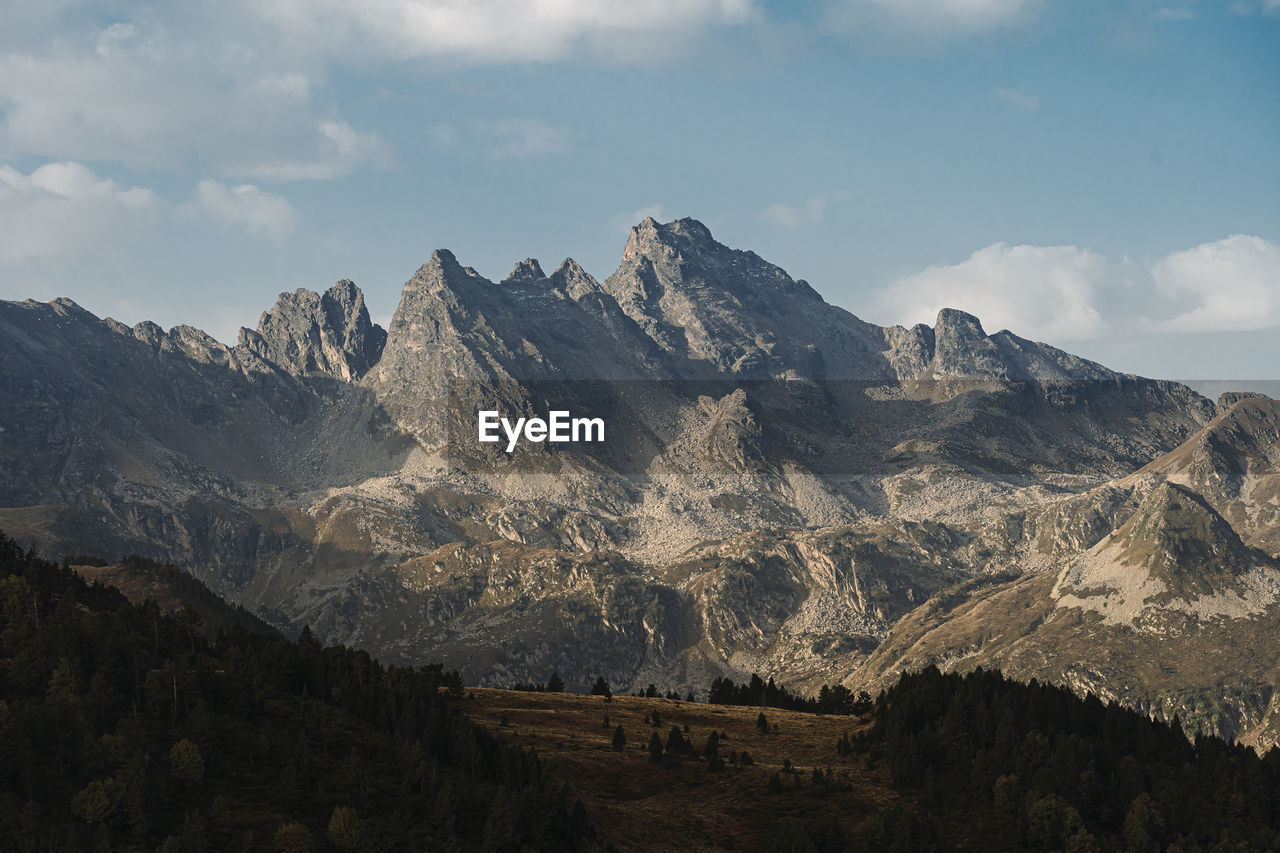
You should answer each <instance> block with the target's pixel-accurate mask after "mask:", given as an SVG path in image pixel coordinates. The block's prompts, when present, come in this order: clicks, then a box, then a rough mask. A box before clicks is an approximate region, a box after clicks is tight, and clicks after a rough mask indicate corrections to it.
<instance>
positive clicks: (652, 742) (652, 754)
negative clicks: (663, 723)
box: [649, 732, 662, 764]
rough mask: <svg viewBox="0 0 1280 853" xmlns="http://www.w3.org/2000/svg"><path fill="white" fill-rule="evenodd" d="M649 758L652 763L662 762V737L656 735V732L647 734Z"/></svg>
mask: <svg viewBox="0 0 1280 853" xmlns="http://www.w3.org/2000/svg"><path fill="white" fill-rule="evenodd" d="M649 760H650V761H652V762H653V763H654V764H660V763H661V762H662V738H660V737H658V733H657V732H654V733H653V734H651V735H649Z"/></svg>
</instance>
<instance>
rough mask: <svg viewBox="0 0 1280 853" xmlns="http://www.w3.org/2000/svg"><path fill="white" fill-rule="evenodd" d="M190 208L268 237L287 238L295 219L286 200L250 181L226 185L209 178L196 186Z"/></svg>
mask: <svg viewBox="0 0 1280 853" xmlns="http://www.w3.org/2000/svg"><path fill="white" fill-rule="evenodd" d="M193 211H194V212H197V213H203V214H205V215H208V216H210V217H212V218H213V219H215V220H217V221H219V222H222V223H223V224H226V225H234V226H237V227H241V228H244V229H245V230H247V231H248V232H249V233H250V234H253V235H255V236H262V237H268V238H270V239H272V240H282V239H284V238H285V237H287V236H288V235H289V234H290V233H291V232H292V231H293V227H294V225H295V224H296V223H297V220H298V214H297V212H296V211H295V210H294V209H293V205H291V204H289V202H288V200H287V199H284V198H281V197H280V196H278V195H272V194H271V193H268V192H263V191H262V190H260V189H258V188H257V187H255V186H253V185H251V184H243V185H241V186H235V187H229V186H227V185H226V184H222V183H219V182H218V181H212V180H206V181H201V182H200V183H199V184H197V185H196V201H195V203H194V206H193Z"/></svg>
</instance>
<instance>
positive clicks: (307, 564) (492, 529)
mask: <svg viewBox="0 0 1280 853" xmlns="http://www.w3.org/2000/svg"><path fill="white" fill-rule="evenodd" d="M0 392H2V393H0V529H3V530H5V531H6V532H7V533H8V534H9V535H11V536H14V537H16V538H18V539H19V540H21V541H24V542H26V543H29V544H31V545H33V546H35V547H37V548H38V549H39V550H40V551H41V552H42V553H45V554H48V555H50V556H59V557H63V556H69V555H75V554H84V553H92V554H99V555H103V556H107V557H111V558H114V557H117V556H120V555H124V554H130V553H136V554H139V555H142V556H145V557H147V558H151V559H155V560H160V561H165V562H171V563H173V564H176V565H178V566H181V567H182V568H184V569H185V570H187V571H189V572H190V573H191V574H193V575H195V576H196V577H197V578H199V579H200V580H201V581H203V582H204V583H205V584H207V585H208V586H209V587H210V588H212V589H213V590H215V591H216V592H218V593H219V594H220V595H222V596H223V597H225V598H227V599H228V600H229V601H231V602H234V603H236V604H239V605H242V606H244V607H245V608H246V609H248V610H250V611H251V612H253V613H254V614H256V615H257V616H259V617H260V618H262V619H265V620H267V621H268V622H271V623H272V624H274V625H276V626H278V627H280V628H282V629H284V630H286V631H291V632H296V631H298V630H301V628H302V627H303V626H304V625H309V626H310V628H311V631H312V632H313V633H314V634H315V636H317V637H319V638H320V639H321V640H323V641H326V642H341V643H345V644H347V645H353V646H359V647H362V648H365V649H368V650H369V651H370V652H371V653H373V654H375V655H377V656H378V657H380V658H381V659H383V660H385V661H388V662H393V663H397V664H403V663H415V664H416V663H425V662H427V661H442V662H443V663H444V664H445V665H446V666H447V667H448V668H450V669H452V668H457V669H459V670H460V671H461V672H462V675H463V678H464V680H466V681H468V682H469V683H474V684H484V685H495V686H506V685H510V684H511V683H514V682H517V681H527V682H532V681H540V680H545V679H546V677H547V676H549V675H550V674H551V673H552V672H553V671H554V672H558V673H559V674H560V675H561V676H562V677H563V678H564V679H565V680H566V682H568V684H569V686H570V687H571V688H574V687H577V688H579V689H582V688H585V687H586V686H588V685H589V684H590V683H591V682H592V681H593V680H594V679H595V678H596V677H597V676H604V677H605V678H607V679H608V680H609V681H610V683H611V684H613V685H614V686H615V689H617V688H621V689H634V688H635V687H637V686H644V685H647V684H649V683H654V684H656V685H658V686H659V688H660V689H662V690H663V691H666V690H668V689H674V690H679V691H680V692H681V693H682V694H683V693H684V692H686V691H688V690H690V689H704V688H705V686H706V685H707V684H708V683H709V682H710V681H711V680H712V679H713V678H714V677H716V676H720V675H728V676H731V677H733V678H736V679H738V680H744V679H745V677H746V676H748V675H749V674H750V673H752V672H761V673H768V674H770V675H772V676H774V677H775V678H777V679H778V680H779V681H782V682H785V683H788V684H790V685H793V686H796V687H798V688H800V689H802V690H803V689H816V687H817V686H818V685H820V684H823V683H834V682H840V683H843V684H845V685H847V686H849V687H851V688H855V689H864V688H865V689H876V688H879V687H881V686H886V685H888V684H890V683H892V682H893V681H895V680H896V679H897V675H898V673H899V672H900V671H902V670H904V669H918V668H921V667H924V666H927V665H929V664H936V665H938V666H939V667H940V668H942V669H944V670H946V669H962V670H965V669H972V668H974V667H978V666H982V667H999V668H1001V669H1002V670H1004V671H1005V672H1006V674H1008V675H1010V676H1012V677H1016V678H1019V679H1023V680H1029V679H1032V678H1035V679H1040V680H1048V681H1052V682H1055V683H1060V684H1065V685H1068V686H1070V687H1072V688H1073V689H1076V690H1078V691H1080V692H1085V691H1090V692H1093V693H1096V694H1098V695H1100V696H1102V697H1104V698H1108V699H1116V700H1117V701H1120V702H1122V703H1124V704H1127V705H1130V706H1132V707H1135V708H1138V709H1140V710H1143V711H1146V712H1149V713H1152V714H1154V715H1156V716H1159V717H1163V718H1166V719H1171V718H1172V717H1173V716H1174V715H1175V714H1176V715H1179V716H1180V718H1181V721H1182V725H1183V727H1184V728H1185V729H1186V730H1188V731H1195V730H1197V729H1199V730H1203V731H1206V732H1210V731H1211V732H1214V733H1217V734H1221V735H1224V736H1226V737H1229V738H1237V739H1240V740H1243V741H1244V742H1247V743H1250V744H1256V745H1259V746H1269V745H1272V744H1276V743H1278V742H1280V719H1278V716H1277V710H1280V696H1277V695H1276V690H1275V685H1276V683H1277V677H1278V675H1280V673H1278V672H1277V668H1278V666H1280V655H1278V654H1277V652H1278V651H1280V648H1278V647H1277V645H1276V642H1275V640H1274V639H1273V638H1274V637H1275V636H1277V628H1280V608H1278V607H1277V606H1276V604H1277V601H1278V600H1280V403H1277V402H1276V401H1274V400H1271V399H1269V398H1266V397H1262V396H1258V395H1248V394H1224V395H1223V396H1222V397H1221V398H1219V399H1218V400H1217V401H1216V402H1215V401H1211V400H1209V399H1207V398H1205V397H1202V396H1201V395H1199V394H1198V393H1196V392H1195V391H1193V390H1192V389H1191V388H1189V387H1187V386H1185V385H1182V384H1179V383H1176V382H1169V381H1160V380H1151V379H1144V378H1141V377H1137V376H1132V375H1127V374H1120V373H1116V372H1113V371H1111V370H1108V369H1106V368H1105V367H1103V366H1101V365H1099V364H1095V363H1093V362H1090V361H1087V360H1084V359H1081V358H1078V357H1076V356H1073V355H1071V354H1069V353H1066V352H1063V351H1061V350H1059V349H1055V348H1053V347H1051V346H1048V345H1045V344H1041V343H1036V342H1033V341H1029V340H1026V339H1024V338H1020V337H1018V336H1017V335H1015V334H1013V333H1012V332H1009V331H999V332H996V333H994V334H987V332H986V331H985V330H984V329H983V327H982V325H981V323H980V321H979V320H978V318H976V317H973V316H971V315H969V314H966V313H964V312H962V311H959V310H952V309H947V310H943V311H941V312H940V313H939V315H938V317H937V320H936V322H935V324H934V326H933V327H928V326H924V325H917V326H914V327H912V328H909V329H908V328H904V327H901V326H889V327H881V326H877V325H873V324H870V323H867V322H864V321H862V320H860V319H859V318H857V317H855V316H853V315H852V314H850V313H848V312H847V311H844V310H843V309H840V308H838V307H836V306H833V305H830V304H828V303H826V302H825V301H824V300H823V299H822V297H821V296H820V295H819V294H818V293H817V292H816V291H815V290H814V289H813V288H812V287H811V286H810V285H809V284H808V283H807V282H805V281H803V280H796V279H793V278H791V277H790V276H789V275H788V274H787V273H786V272H784V271H783V270H782V269H780V268H779V267H777V266H775V265H773V264H771V263H769V262H767V261H765V260H764V259H762V258H760V257H759V256H757V255H756V254H754V253H752V252H746V251H739V250H735V249H731V248H728V247H726V246H724V245H722V244H720V243H718V242H717V241H716V240H715V239H714V238H713V237H712V235H711V233H710V231H709V230H708V229H707V228H706V227H705V226H704V225H702V224H701V223H699V222H697V221H695V220H691V219H683V220H678V221H675V222H671V223H666V224H660V223H658V222H655V221H654V220H652V219H646V220H645V221H644V222H642V223H640V224H639V225H637V226H636V227H635V228H633V229H632V231H631V234H630V237H629V239H628V241H627V245H626V248H625V250H624V252H623V257H622V260H621V263H620V264H619V266H618V268H617V270H615V271H614V272H613V274H612V275H610V276H609V277H608V278H606V279H604V280H603V281H597V280H596V279H595V278H593V277H592V276H591V275H589V274H588V273H587V272H586V271H585V270H583V269H582V267H581V266H579V265H578V264H577V263H576V262H574V261H573V260H571V259H566V260H565V261H564V262H562V263H561V264H560V265H559V266H558V267H556V269H555V270H554V271H553V272H552V273H551V274H550V275H547V274H545V273H544V272H543V269H542V267H541V265H540V264H539V263H538V262H537V261H536V260H532V259H528V260H525V261H522V262H520V263H518V264H516V265H515V267H514V269H513V270H512V272H511V274H510V275H509V276H508V277H507V278H505V279H504V280H502V281H500V282H492V281H489V280H487V279H485V278H483V277H482V276H480V275H479V274H478V273H477V272H476V271H475V270H473V269H471V268H469V267H465V266H463V265H462V264H461V263H460V262H459V261H458V260H457V259H456V258H455V257H454V256H453V254H452V253H450V252H448V251H446V250H443V249H442V250H438V251H436V252H434V253H433V254H432V256H431V258H430V260H429V261H428V262H427V263H426V264H424V265H423V266H422V267H421V268H420V269H419V270H418V271H417V272H416V273H414V275H413V276H412V277H411V278H410V279H409V281H408V282H407V283H406V284H405V286H404V290H403V293H402V296H401V300H400V304H399V307H398V308H397V310H396V312H395V314H394V316H393V317H392V320H391V322H390V324H389V327H388V328H387V329H385V330H384V329H382V328H380V327H379V326H378V325H376V324H375V323H373V322H372V321H371V319H370V315H369V311H368V309H367V307H366V305H365V302H364V297H363V294H362V293H361V291H360V290H359V288H357V287H356V286H355V285H354V284H353V283H352V282H350V281H340V282H338V283H337V284H335V285H333V286H332V287H331V288H329V289H328V290H327V291H325V292H324V293H316V292H312V291H309V290H297V291H295V292H293V293H285V294H281V295H280V297H279V299H278V300H277V302H276V303H275V305H274V306H273V307H271V308H270V309H269V310H268V311H266V312H265V313H264V314H263V315H262V317H261V319H260V320H259V322H258V325H257V328H256V330H251V329H243V330H241V332H240V336H239V340H238V342H237V343H236V345H235V346H226V345H224V344H222V343H220V342H218V341H216V340H214V339H213V338H211V337H210V336H208V335H207V334H205V333H203V332H201V331H200V330H198V329H195V328H192V327H189V326H176V327H174V328H172V329H169V330H168V331H165V330H163V329H161V328H160V327H158V326H156V325H155V324H153V323H146V322H144V323H139V324H138V325H136V326H133V327H129V326H126V325H124V324H122V323H119V322H116V321H114V320H111V319H100V318H98V317H96V316H94V315H93V314H91V313H89V312H87V311H85V310H84V309H82V308H80V307H79V306H77V305H75V304H74V303H73V302H71V301H69V300H66V299H56V300H54V301H52V302H48V303H40V302H34V301H30V300H28V301H24V302H0ZM482 407H483V408H492V409H497V410H500V411H503V412H506V413H510V414H511V415H513V416H516V415H520V416H532V415H535V414H545V413H546V412H547V411H548V410H551V409H557V408H560V409H568V410H572V411H573V412H574V413H575V414H578V413H585V414H590V415H592V416H599V417H601V418H602V419H603V420H604V421H605V423H606V427H607V440H606V441H605V442H603V443H601V444H599V445H587V444H584V445H550V444H534V445H527V446H522V447H521V448H519V449H518V450H516V451H515V452H514V453H506V452H505V451H504V449H503V448H502V447H498V446H490V445H482V444H480V443H479V442H478V441H477V440H476V412H477V411H478V410H479V409H480V408H482Z"/></svg>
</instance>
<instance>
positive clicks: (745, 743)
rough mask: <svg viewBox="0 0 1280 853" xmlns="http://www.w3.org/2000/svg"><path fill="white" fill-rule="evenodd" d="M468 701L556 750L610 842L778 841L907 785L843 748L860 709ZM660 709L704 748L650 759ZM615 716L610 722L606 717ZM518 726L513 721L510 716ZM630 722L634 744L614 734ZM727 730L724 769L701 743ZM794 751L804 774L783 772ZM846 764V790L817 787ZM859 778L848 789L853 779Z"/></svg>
mask: <svg viewBox="0 0 1280 853" xmlns="http://www.w3.org/2000/svg"><path fill="white" fill-rule="evenodd" d="M469 693H471V694H472V695H474V697H475V698H474V699H468V700H463V702H462V707H463V709H464V710H465V711H466V712H467V713H468V715H470V716H471V717H472V719H474V720H475V721H476V722H477V723H479V724H480V725H482V726H484V727H485V728H486V729H487V730H489V731H491V732H493V733H494V734H498V735H501V736H502V737H504V738H505V739H507V740H508V741H510V742H512V743H515V744H519V745H520V746H525V747H532V748H534V749H536V750H537V752H538V754H539V755H541V756H543V757H544V758H546V759H548V760H549V761H550V762H551V763H552V764H553V765H554V767H555V769H556V771H557V773H558V775H559V776H560V778H562V779H564V780H565V781H567V782H568V783H569V784H570V785H571V786H572V788H573V792H574V794H575V795H576V796H577V797H579V798H581V800H582V803H583V805H584V807H585V808H586V811H587V815H588V818H589V819H590V821H591V823H592V825H593V826H595V827H596V829H597V831H598V832H599V833H601V834H602V835H603V837H604V840H605V841H608V842H612V843H613V844H615V845H617V847H618V848H619V849H620V850H770V849H772V848H773V844H774V840H775V838H776V837H777V834H778V831H779V828H780V826H781V824H782V823H783V822H784V821H786V820H790V819H806V820H814V819H817V818H820V817H823V816H825V815H828V814H834V815H836V816H837V818H838V819H839V821H840V823H841V826H843V827H844V828H845V829H846V830H847V829H850V828H852V827H853V826H854V825H856V824H857V823H858V822H860V821H861V820H863V819H864V818H865V817H866V816H867V815H868V814H870V813H872V812H874V811H876V810H879V809H881V808H884V807H885V806H886V805H887V804H888V803H890V802H891V801H892V799H893V797H894V796H896V795H895V794H893V793H892V792H891V791H890V790H889V778H888V772H887V770H885V769H884V768H879V769H869V768H868V767H867V766H866V762H865V759H864V758H861V757H857V756H855V757H851V758H847V759H842V758H840V756H839V754H838V753H837V752H836V748H835V747H836V741H837V740H839V738H840V735H841V734H844V733H849V734H850V735H852V734H854V733H855V732H857V731H859V730H861V729H862V728H863V727H865V726H866V725H867V722H866V720H865V719H862V720H860V719H859V718H856V717H840V716H825V715H818V714H801V713H796V712H790V711H779V710H776V709H772V708H765V709H760V708H745V707H727V706H720V705H703V704H698V703H693V702H681V701H673V700H670V699H641V698H637V697H621V696H619V697H614V698H613V699H612V700H611V701H608V702H606V701H605V700H604V698H603V697H600V696H579V695H574V694H558V693H525V692H517V691H510V690H489V689H480V688H476V689H474V690H471V691H469ZM761 710H763V711H764V713H765V715H766V717H767V718H768V720H769V723H770V727H772V725H773V724H774V723H776V724H777V726H778V731H777V732H776V733H773V732H770V733H769V734H767V735H765V734H761V733H760V732H759V730H758V729H757V728H756V715H757V714H759V713H760V711H761ZM654 711H656V712H657V713H658V714H659V715H660V717H661V720H662V724H661V726H660V727H659V728H658V729H656V731H658V733H659V736H660V737H661V738H662V740H663V743H664V744H665V743H666V739H667V735H668V733H669V732H670V731H671V727H672V726H673V725H678V726H680V727H681V728H682V729H683V728H684V726H685V725H686V724H687V725H688V726H689V731H688V733H687V734H686V735H685V737H686V738H688V739H690V740H691V741H692V742H693V744H694V746H695V748H696V749H697V750H698V755H697V757H695V758H687V759H684V760H682V761H679V762H676V763H672V764H667V765H655V764H653V763H652V762H651V761H650V760H649V753H648V744H649V737H650V735H651V734H652V733H653V732H654V731H655V729H654V727H653V726H652V725H649V724H646V723H645V722H644V717H645V715H646V714H652V713H653V712H654ZM605 714H608V715H609V727H608V728H605V727H604V726H603V725H602V722H603V719H604V716H605ZM504 716H505V718H506V725H505V726H504V725H502V721H503V717H504ZM619 724H621V725H622V727H623V731H624V732H625V733H626V736H627V743H626V748H625V749H624V750H623V751H622V752H621V753H617V752H614V751H613V748H612V746H611V741H612V738H613V732H614V727H615V726H617V725H619ZM712 731H717V732H721V733H723V735H727V737H722V739H721V743H720V754H721V756H722V757H723V758H724V759H725V761H726V764H727V766H726V768H725V770H724V771H722V772H713V771H711V770H709V769H708V768H707V762H706V761H705V760H704V759H702V757H701V751H702V747H703V745H704V744H705V743H706V740H707V736H708V735H709V734H710V733H711V732H712ZM744 750H745V751H747V752H749V753H750V754H751V757H752V758H753V759H754V761H755V764H754V765H753V766H750V767H744V766H741V764H738V765H734V764H729V763H728V761H729V755H730V752H731V751H737V752H738V753H741V752H742V751H744ZM784 760H789V761H790V762H791V764H792V765H793V767H794V768H797V770H796V772H794V773H787V772H784V771H783V762H784ZM815 767H817V768H821V769H822V770H823V772H824V773H825V772H826V771H827V770H828V769H830V770H831V771H833V772H834V774H835V776H836V777H837V779H838V780H839V781H840V783H841V786H840V787H841V788H842V790H837V791H829V792H826V793H818V792H815V790H814V789H813V785H812V778H811V773H812V771H813V769H814V768H815ZM774 773H781V776H782V780H783V784H784V785H785V787H786V790H784V791H783V792H782V793H770V792H769V790H768V783H769V779H770V778H771V777H772V776H773V775H774ZM846 785H847V788H846V787H845V786H846Z"/></svg>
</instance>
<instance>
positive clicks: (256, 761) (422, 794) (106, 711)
mask: <svg viewBox="0 0 1280 853" xmlns="http://www.w3.org/2000/svg"><path fill="white" fill-rule="evenodd" d="M198 621H199V620H198V619H192V618H191V616H190V614H189V612H187V611H183V612H180V613H179V614H177V615H176V616H168V615H165V614H164V613H162V612H161V610H160V608H158V607H157V606H156V605H155V604H154V603H151V602H148V603H146V604H144V605H142V606H138V605H134V604H131V603H130V602H129V601H128V600H127V599H126V598H125V597H124V596H123V595H121V594H120V593H119V592H117V591H116V590H114V589H110V588H104V587H100V586H97V585H88V584H86V583H85V581H84V580H83V579H81V578H80V577H79V576H77V575H76V574H75V573H74V572H73V571H72V570H70V569H69V568H67V567H65V566H59V565H56V564H53V563H49V562H46V561H43V560H40V559H38V558H36V557H35V556H34V555H32V554H30V553H28V552H26V551H24V550H23V549H21V548H20V547H18V546H17V545H16V544H15V543H14V542H13V541H12V540H9V539H8V538H5V537H3V536H0V849H4V850H14V851H63V850H65V851H85V850H102V851H106V850H163V851H166V853H171V851H205V850H209V851H213V850H280V851H306V850H331V849H332V850H339V851H365V850H389V849H396V850H427V849H430V850H449V849H487V850H511V849H518V848H523V849H532V850H573V849H582V848H583V847H584V844H586V832H587V830H586V827H585V821H584V818H583V815H582V810H581V807H580V806H579V807H577V808H576V809H575V807H574V806H575V803H574V801H573V800H572V799H571V797H570V795H569V793H568V792H567V791H566V790H565V789H564V788H563V787H562V786H561V785H560V784H558V783H557V782H555V781H553V780H552V779H551V777H550V775H549V773H548V772H547V770H546V767H545V765H544V764H543V762H542V761H541V760H540V759H539V758H538V757H537V756H536V755H534V754H533V753H531V752H528V751H526V750H523V749H519V748H516V747H512V746H509V745H507V744H505V743H503V742H502V741H501V740H500V739H497V738H494V737H492V736H490V735H488V734H486V733H485V732H484V731H482V730H481V729H479V728H478V727H477V726H475V725H473V724H472V723H471V722H470V721H469V720H468V719H467V718H466V717H465V716H464V715H463V714H461V713H460V712H459V711H458V710H456V708H455V707H453V703H455V702H456V701H457V699H456V697H458V696H460V695H461V694H460V687H461V685H460V682H459V680H458V678H457V675H456V674H450V673H445V672H444V671H443V670H442V668H441V667H439V666H429V667H423V668H421V669H417V670H411V669H401V668H395V667H389V668H384V667H383V666H381V665H379V664H378V663H377V662H376V661H374V660H372V659H371V658H370V657H369V655H368V654H366V653H365V652H360V651H353V650H350V649H346V648H342V647H329V648H321V646H320V644H319V643H317V642H316V641H315V640H314V638H312V637H311V636H310V633H309V632H304V633H303V635H302V637H301V638H300V639H299V641H298V642H297V643H296V644H295V643H290V642H287V641H285V640H284V639H281V638H279V637H277V636H274V635H270V634H264V633H254V634H250V633H246V632H244V631H239V630H237V631H235V632H232V633H226V634H223V635H222V636H220V637H218V638H217V639H216V640H214V641H212V642H211V641H209V640H207V639H206V638H205V636H204V635H203V634H202V632H201V631H200V630H199V625H198Z"/></svg>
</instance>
